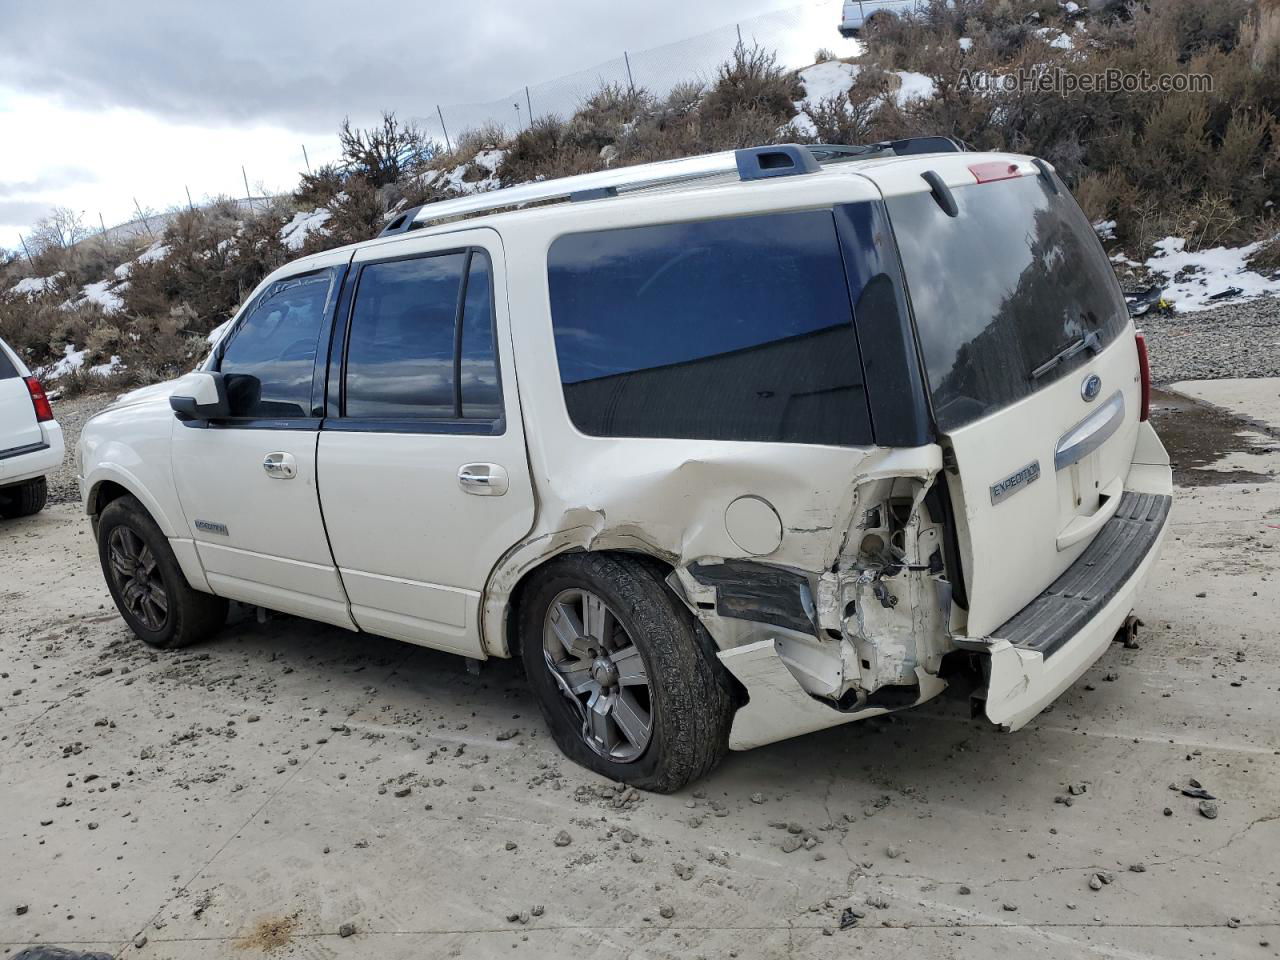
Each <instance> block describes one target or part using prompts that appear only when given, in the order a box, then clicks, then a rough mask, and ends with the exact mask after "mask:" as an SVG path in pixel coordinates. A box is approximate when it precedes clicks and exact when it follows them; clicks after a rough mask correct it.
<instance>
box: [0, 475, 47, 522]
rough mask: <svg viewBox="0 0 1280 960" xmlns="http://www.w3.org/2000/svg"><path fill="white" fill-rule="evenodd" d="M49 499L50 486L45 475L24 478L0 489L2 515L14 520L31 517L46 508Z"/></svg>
mask: <svg viewBox="0 0 1280 960" xmlns="http://www.w3.org/2000/svg"><path fill="white" fill-rule="evenodd" d="M48 499H49V486H48V484H46V483H45V479H44V477H36V478H35V479H34V480H24V481H22V483H15V484H14V485H13V486H11V487H5V488H4V489H3V490H0V517H5V518H7V519H9V520H14V519H16V518H18V517H29V516H31V515H32V514H33V513H39V512H40V511H41V510H43V509H44V505H45V503H46V502H47V501H48Z"/></svg>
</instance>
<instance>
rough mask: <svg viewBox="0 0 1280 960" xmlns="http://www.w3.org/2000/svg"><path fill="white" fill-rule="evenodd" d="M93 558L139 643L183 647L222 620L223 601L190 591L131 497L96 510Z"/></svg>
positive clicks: (155, 528)
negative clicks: (95, 551) (97, 517)
mask: <svg viewBox="0 0 1280 960" xmlns="http://www.w3.org/2000/svg"><path fill="white" fill-rule="evenodd" d="M98 558H99V560H100V561H101V563H102V573H103V576H105V577H106V579H107V588H108V589H109V590H110V591H111V598H112V599H113V600H114V601H115V603H116V608H117V609H118V610H119V611H120V616H122V617H124V621H125V623H127V624H128V625H129V628H130V629H131V630H132V631H133V632H134V633H136V634H137V635H138V637H139V639H141V640H142V641H143V642H144V643H147V644H149V645H151V646H153V647H160V648H162V649H174V648H177V647H185V646H187V645H189V644H192V643H195V642H197V641H198V640H203V639H205V638H206V637H208V636H210V635H211V634H213V633H214V632H216V631H217V630H218V629H219V628H220V627H221V626H222V624H223V623H224V622H225V621H226V619H227V601H226V600H224V599H222V598H221V597H215V596H212V595H211V594H208V593H201V592H200V591H198V590H192V589H191V586H190V584H188V583H187V578H186V577H185V576H183V573H182V568H181V567H179V566H178V559H177V557H175V556H174V555H173V550H172V549H171V548H170V546H169V541H168V539H167V538H166V537H165V535H164V533H163V532H161V530H160V528H159V527H158V526H157V525H156V522H155V521H154V520H152V519H151V515H150V514H148V513H147V511H146V510H145V509H144V508H143V506H142V504H140V503H139V502H138V501H137V500H135V499H134V498H133V497H121V498H120V499H118V500H113V501H111V503H109V504H108V505H107V506H106V508H105V509H104V510H103V511H102V514H101V516H100V517H99V519H98Z"/></svg>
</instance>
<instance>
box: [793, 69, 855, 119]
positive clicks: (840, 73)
mask: <svg viewBox="0 0 1280 960" xmlns="http://www.w3.org/2000/svg"><path fill="white" fill-rule="evenodd" d="M860 69H861V68H860V67H857V66H855V65H854V64H852V63H844V62H842V61H840V60H828V61H826V62H825V63H815V64H814V65H813V66H812V67H805V68H804V69H803V70H801V71H800V82H801V83H802V84H803V85H804V99H803V100H797V101H796V109H797V110H803V109H804V108H805V107H806V106H816V105H817V104H818V102H819V101H821V100H829V99H831V98H832V97H838V96H840V95H841V94H843V93H847V92H848V91H849V87H850V86H852V85H853V80H854V77H856V76H857V75H858V71H859V70H860Z"/></svg>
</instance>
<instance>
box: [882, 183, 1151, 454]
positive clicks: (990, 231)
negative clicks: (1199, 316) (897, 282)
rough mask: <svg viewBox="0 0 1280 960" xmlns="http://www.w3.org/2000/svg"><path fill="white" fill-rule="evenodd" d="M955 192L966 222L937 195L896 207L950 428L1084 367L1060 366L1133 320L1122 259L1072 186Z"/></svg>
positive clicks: (939, 406)
mask: <svg viewBox="0 0 1280 960" xmlns="http://www.w3.org/2000/svg"><path fill="white" fill-rule="evenodd" d="M952 192H953V194H954V196H955V199H956V203H957V205H958V206H959V208H960V213H959V216H956V217H949V216H947V215H946V213H944V212H943V211H942V209H941V208H940V207H939V206H938V204H937V203H936V202H935V201H934V199H933V197H932V195H931V194H929V193H928V192H924V193H918V194H911V195H908V196H901V197H894V198H891V199H890V200H889V201H888V208H889V216H890V219H891V220H892V222H893V232H894V236H895V238H896V239H897V242H898V248H899V250H900V251H901V254H902V263H903V269H904V272H905V273H906V279H907V288H908V290H909V291H910V295H911V306H912V309H913V310H914V313H915V318H916V325H917V328H918V330H919V334H920V346H921V350H922V352H923V353H924V361H925V368H926V370H927V372H928V377H929V383H930V388H931V392H932V395H933V408H934V415H935V417H936V418H937V422H938V426H939V427H940V428H941V429H942V430H944V431H946V430H951V429H955V428H958V427H962V426H964V425H965V424H967V423H970V422H972V421H974V420H977V419H979V418H980V417H983V416H986V415H987V414H989V413H992V412H994V411H996V410H999V409H1001V408H1002V407H1006V406H1008V405H1009V404H1011V403H1014V402H1015V401H1017V400H1021V399H1022V398H1023V397H1025V396H1028V395H1029V394H1031V393H1033V392H1035V391H1036V390H1039V389H1041V388H1042V387H1044V386H1046V385H1047V384H1049V383H1052V382H1053V381H1054V380H1057V379H1058V378H1059V377H1062V376H1065V375H1066V374H1068V373H1070V372H1072V371H1074V370H1078V369H1079V368H1080V367H1082V366H1083V365H1084V364H1086V363H1087V362H1088V360H1089V357H1090V352H1089V350H1087V349H1080V350H1078V351H1077V352H1075V353H1074V354H1073V355H1072V356H1070V357H1068V358H1067V359H1065V360H1063V361H1062V362H1059V363H1057V364H1050V363H1049V361H1051V360H1052V359H1053V358H1054V357H1056V356H1058V355H1060V354H1062V353H1063V352H1064V351H1066V350H1067V349H1068V348H1071V347H1073V346H1075V345H1077V344H1079V343H1080V342H1081V340H1082V339H1083V338H1086V337H1089V338H1091V340H1092V338H1095V337H1096V341H1093V342H1096V344H1097V346H1098V347H1099V348H1101V347H1104V346H1106V345H1107V344H1108V343H1110V342H1111V341H1112V340H1113V339H1114V338H1115V337H1116V335H1117V334H1118V333H1119V332H1120V331H1121V330H1123V329H1124V326H1125V324H1126V323H1127V321H1128V313H1127V311H1126V309H1125V305H1124V298H1123V296H1122V295H1121V293H1120V287H1119V284H1118V283H1117V282H1116V278H1115V274H1114V273H1113V271H1112V269H1111V264H1110V263H1109V262H1108V260H1107V256H1106V254H1105V253H1104V252H1103V250H1102V246H1101V244H1099V242H1098V239H1097V237H1096V236H1094V233H1093V229H1092V228H1091V227H1090V226H1089V222H1088V220H1086V219H1085V216H1084V214H1083V213H1081V212H1080V208H1079V207H1078V206H1076V203H1075V201H1074V200H1072V199H1071V197H1070V196H1069V195H1068V194H1067V192H1066V191H1065V190H1061V191H1060V192H1059V193H1057V194H1054V193H1053V192H1052V191H1051V190H1050V189H1049V187H1048V186H1047V185H1046V184H1045V182H1044V180H1043V178H1041V177H1018V178H1015V179H1012V180H1002V181H999V182H997V183H987V184H975V185H972V186H966V187H961V188H960V189H957V190H954V191H952ZM1037 371H1039V372H1038V374H1037ZM1033 374H1037V375H1033Z"/></svg>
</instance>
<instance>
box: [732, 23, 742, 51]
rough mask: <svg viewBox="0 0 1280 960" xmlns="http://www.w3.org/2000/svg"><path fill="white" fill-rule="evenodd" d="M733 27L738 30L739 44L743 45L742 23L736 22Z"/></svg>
mask: <svg viewBox="0 0 1280 960" xmlns="http://www.w3.org/2000/svg"><path fill="white" fill-rule="evenodd" d="M733 28H734V29H735V30H737V31H738V46H742V24H740V23H735V24H734V25H733Z"/></svg>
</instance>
